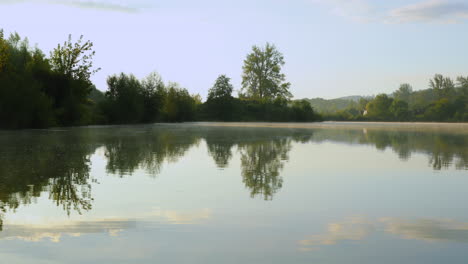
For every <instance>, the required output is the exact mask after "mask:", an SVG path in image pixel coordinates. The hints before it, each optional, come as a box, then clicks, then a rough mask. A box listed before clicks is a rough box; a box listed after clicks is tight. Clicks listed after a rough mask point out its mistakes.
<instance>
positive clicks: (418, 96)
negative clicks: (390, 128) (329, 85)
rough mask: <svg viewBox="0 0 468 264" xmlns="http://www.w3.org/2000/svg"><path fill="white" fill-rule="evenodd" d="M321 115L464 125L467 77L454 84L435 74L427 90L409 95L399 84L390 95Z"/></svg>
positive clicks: (406, 86)
mask: <svg viewBox="0 0 468 264" xmlns="http://www.w3.org/2000/svg"><path fill="white" fill-rule="evenodd" d="M322 113H323V115H324V118H325V119H326V120H349V121H355V120H360V121H429V122H467V121H468V77H458V78H457V81H456V82H455V81H453V80H452V79H450V78H448V77H444V76H442V75H440V74H436V75H435V76H434V78H433V79H432V80H430V82H429V89H426V90H420V91H413V88H412V87H411V85H409V84H402V85H401V86H400V88H399V89H398V90H396V91H395V92H394V93H393V94H392V95H386V94H379V95H377V96H376V97H374V98H370V99H365V98H361V99H360V100H359V101H358V102H348V106H347V107H344V108H341V109H340V110H336V111H330V112H322Z"/></svg>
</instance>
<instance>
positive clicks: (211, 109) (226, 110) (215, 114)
mask: <svg viewBox="0 0 468 264" xmlns="http://www.w3.org/2000/svg"><path fill="white" fill-rule="evenodd" d="M230 81H231V79H230V78H229V77H227V76H226V75H220V76H219V77H218V78H217V79H216V81H215V84H214V85H213V87H212V88H211V89H210V90H209V91H208V100H207V102H206V112H207V116H209V117H210V119H214V120H223V121H229V120H231V119H232V115H233V100H234V98H233V97H232V95H231V94H232V91H233V90H234V87H233V86H232V84H231V82H230Z"/></svg>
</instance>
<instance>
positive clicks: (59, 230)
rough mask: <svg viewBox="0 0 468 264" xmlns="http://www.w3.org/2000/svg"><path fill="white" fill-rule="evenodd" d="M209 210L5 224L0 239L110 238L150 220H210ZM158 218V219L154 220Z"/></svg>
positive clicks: (186, 221)
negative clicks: (132, 217)
mask: <svg viewBox="0 0 468 264" xmlns="http://www.w3.org/2000/svg"><path fill="white" fill-rule="evenodd" d="M211 216H212V211H211V210H210V209H202V210H199V211H193V212H179V211H174V210H156V211H153V212H151V213H149V214H147V215H145V216H143V217H141V218H139V220H131V219H109V220H107V219H106V220H92V221H69V222H67V221H65V222H55V223H53V222H51V223H48V222H44V223H28V222H24V223H20V224H18V222H14V223H6V225H5V228H4V230H3V231H2V232H0V240H23V241H28V242H40V241H43V240H49V241H51V242H55V243H58V242H60V240H61V238H62V237H64V236H69V237H80V236H82V235H86V234H99V233H107V234H108V235H109V236H111V237H116V236H119V234H120V233H121V232H122V231H125V230H129V229H134V228H137V227H142V228H151V227H154V224H153V223H155V222H156V223H157V222H160V221H161V219H163V223H166V224H177V225H184V224H197V223H200V222H201V221H203V220H207V219H210V218H211ZM158 220H159V221H158Z"/></svg>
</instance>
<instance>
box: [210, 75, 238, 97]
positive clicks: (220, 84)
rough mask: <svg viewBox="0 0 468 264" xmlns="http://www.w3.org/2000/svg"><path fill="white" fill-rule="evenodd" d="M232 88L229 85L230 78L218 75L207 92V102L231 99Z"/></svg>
mask: <svg viewBox="0 0 468 264" xmlns="http://www.w3.org/2000/svg"><path fill="white" fill-rule="evenodd" d="M233 90H234V87H233V86H232V84H231V78H229V77H227V76H226V75H220V76H219V77H218V78H217V79H216V81H215V84H214V85H213V87H211V89H210V90H209V91H208V100H214V99H221V98H229V97H232V96H231V94H232V91H233Z"/></svg>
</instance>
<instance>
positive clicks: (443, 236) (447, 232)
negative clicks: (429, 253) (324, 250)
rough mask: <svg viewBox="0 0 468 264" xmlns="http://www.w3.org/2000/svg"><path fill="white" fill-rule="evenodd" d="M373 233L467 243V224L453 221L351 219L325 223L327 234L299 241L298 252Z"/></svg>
mask: <svg viewBox="0 0 468 264" xmlns="http://www.w3.org/2000/svg"><path fill="white" fill-rule="evenodd" d="M373 232H381V233H388V234H392V235H396V236H398V237H399V238H402V239H409V240H419V241H426V242H452V243H468V223H464V222H457V221H454V220H437V219H420V220H415V221H407V220H402V219H398V218H381V219H379V220H376V221H371V220H367V219H365V218H363V217H352V218H349V219H346V220H345V221H342V222H337V223H330V224H328V228H327V233H326V234H322V235H313V236H309V237H307V238H306V239H304V240H300V241H299V245H300V248H299V250H300V251H314V250H318V249H320V246H330V245H336V244H339V243H341V242H345V241H360V240H364V239H366V238H367V237H368V236H370V235H371V233H373Z"/></svg>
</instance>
